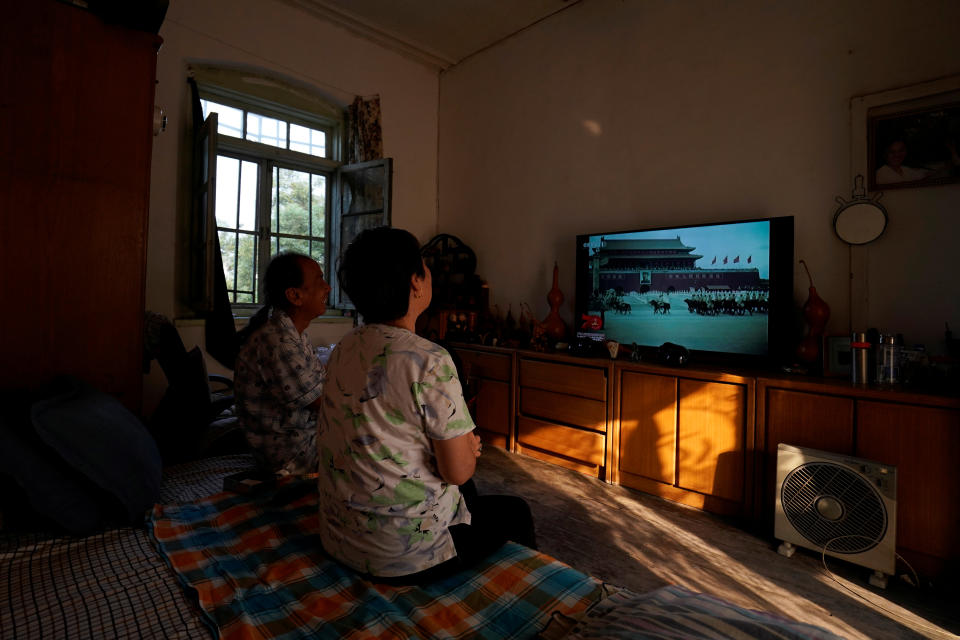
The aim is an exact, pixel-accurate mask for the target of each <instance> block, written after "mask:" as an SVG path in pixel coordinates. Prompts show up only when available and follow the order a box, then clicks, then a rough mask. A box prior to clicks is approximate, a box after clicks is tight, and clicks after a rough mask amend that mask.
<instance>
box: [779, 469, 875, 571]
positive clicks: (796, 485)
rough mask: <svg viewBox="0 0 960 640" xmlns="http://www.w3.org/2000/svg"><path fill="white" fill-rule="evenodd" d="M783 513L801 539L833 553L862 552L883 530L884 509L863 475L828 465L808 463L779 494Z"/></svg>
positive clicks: (868, 547)
mask: <svg viewBox="0 0 960 640" xmlns="http://www.w3.org/2000/svg"><path fill="white" fill-rule="evenodd" d="M780 502H781V504H782V506H783V513H784V515H785V516H786V517H787V520H789V521H790V524H791V525H793V527H794V528H795V529H796V530H797V532H798V533H799V534H800V535H802V536H803V537H804V538H806V539H807V540H809V541H810V542H812V543H814V544H815V545H816V546H817V547H821V548H822V547H823V546H824V545H826V544H827V543H829V548H828V549H827V550H828V551H831V552H834V553H844V554H849V553H863V552H864V551H868V550H869V549H872V548H874V547H876V546H877V545H878V544H879V543H880V541H881V540H882V539H883V536H884V535H885V534H886V531H887V510H886V507H885V506H884V503H883V500H882V499H881V497H880V494H879V493H878V492H877V490H876V489H875V488H874V487H873V486H871V485H870V484H869V483H868V482H867V481H866V480H865V479H864V478H863V476H861V475H859V474H857V473H855V472H853V471H851V470H850V469H848V468H847V467H844V466H841V465H838V464H834V463H830V462H808V463H806V464H802V465H800V466H799V467H797V468H796V469H794V470H793V471H791V472H790V473H789V475H787V477H786V478H785V479H784V481H783V485H782V487H781V489H780Z"/></svg>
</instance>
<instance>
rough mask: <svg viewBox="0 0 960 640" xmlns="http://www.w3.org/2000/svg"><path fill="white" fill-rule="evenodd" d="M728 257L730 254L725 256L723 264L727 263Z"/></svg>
mask: <svg viewBox="0 0 960 640" xmlns="http://www.w3.org/2000/svg"><path fill="white" fill-rule="evenodd" d="M727 257H728V256H723V264H727Z"/></svg>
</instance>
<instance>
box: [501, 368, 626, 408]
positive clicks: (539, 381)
mask: <svg viewBox="0 0 960 640" xmlns="http://www.w3.org/2000/svg"><path fill="white" fill-rule="evenodd" d="M605 373H606V371H605V370H604V369H597V368H594V367H578V366H576V365H569V364H559V363H556V362H540V361H539V360H523V359H521V360H520V386H523V387H533V388H536V389H543V390H545V391H554V392H557V393H568V394H571V395H575V396H581V397H584V398H591V399H593V400H600V401H601V402H605V401H606V399H607V376H606V375H605Z"/></svg>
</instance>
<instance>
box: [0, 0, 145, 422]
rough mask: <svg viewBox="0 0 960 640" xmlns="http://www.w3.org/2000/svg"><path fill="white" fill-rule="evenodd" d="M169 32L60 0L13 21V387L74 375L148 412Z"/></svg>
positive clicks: (9, 171) (6, 69)
mask: <svg viewBox="0 0 960 640" xmlns="http://www.w3.org/2000/svg"><path fill="white" fill-rule="evenodd" d="M160 42H161V40H160V38H159V37H158V36H157V35H155V34H154V33H152V32H148V31H140V30H136V29H131V28H127V27H124V26H119V25H117V24H108V22H107V21H105V20H104V19H102V18H101V17H99V16H97V15H94V14H93V13H91V12H90V11H87V10H85V9H82V8H78V7H76V6H73V5H71V4H68V3H65V2H57V1H55V0H34V1H33V2H16V3H9V4H8V6H6V7H5V9H4V16H3V20H2V21H0V51H2V56H0V60H3V64H2V65H0V128H2V132H0V162H2V170H0V242H2V251H0V300H2V304H3V310H2V312H0V343H2V345H0V389H3V390H9V389H34V388H37V387H39V386H41V385H43V384H44V383H46V382H48V381H49V380H51V379H52V378H54V377H56V376H58V375H61V374H72V375H75V376H78V377H80V378H82V379H84V380H86V381H87V382H89V383H91V384H93V385H94V386H95V387H97V388H99V389H101V390H102V391H106V392H109V393H111V394H114V395H115V396H117V397H118V398H120V399H121V401H122V402H123V403H124V404H125V405H126V406H127V407H128V408H130V409H132V410H133V411H135V412H139V409H140V403H141V389H142V380H143V375H142V369H143V320H144V280H145V271H146V246H147V237H146V236H147V211H148V206H149V190H150V157H151V145H152V142H153V120H154V114H153V110H154V104H153V102H154V84H155V80H156V63H157V50H158V48H159V45H160Z"/></svg>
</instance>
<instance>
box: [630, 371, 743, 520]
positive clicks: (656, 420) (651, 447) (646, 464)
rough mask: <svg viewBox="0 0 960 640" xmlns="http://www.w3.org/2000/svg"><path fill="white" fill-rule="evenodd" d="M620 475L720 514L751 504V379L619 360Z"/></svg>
mask: <svg viewBox="0 0 960 640" xmlns="http://www.w3.org/2000/svg"><path fill="white" fill-rule="evenodd" d="M617 377H618V381H617V384H616V387H615V389H616V393H615V398H616V402H618V405H617V409H616V410H615V412H614V415H615V423H616V424H617V428H618V437H617V438H616V441H617V444H618V446H617V447H616V449H617V453H616V455H615V459H616V471H617V473H616V474H615V479H616V481H618V482H619V483H620V484H623V485H625V486H628V487H632V488H635V489H639V490H641V491H645V492H647V493H653V494H656V495H659V496H662V497H664V498H667V499H670V500H674V501H677V502H682V503H684V504H689V505H692V506H695V507H699V508H702V509H705V510H707V511H711V512H714V513H721V514H735V515H746V514H748V513H749V510H750V506H751V504H752V493H751V492H752V485H751V481H752V474H753V455H752V454H753V409H752V408H753V394H754V383H753V380H752V379H750V378H741V377H738V376H731V375H729V374H724V373H717V374H710V373H703V372H701V373H697V372H692V371H691V372H686V371H685V372H684V374H683V375H673V374H671V373H669V371H668V370H663V369H662V368H661V369H653V368H644V367H641V366H639V365H618V366H617Z"/></svg>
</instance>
